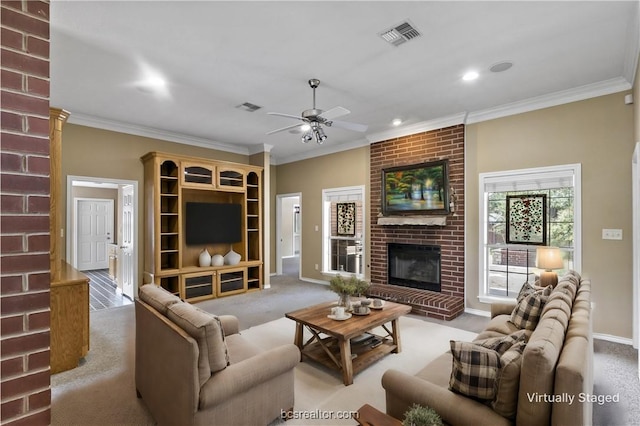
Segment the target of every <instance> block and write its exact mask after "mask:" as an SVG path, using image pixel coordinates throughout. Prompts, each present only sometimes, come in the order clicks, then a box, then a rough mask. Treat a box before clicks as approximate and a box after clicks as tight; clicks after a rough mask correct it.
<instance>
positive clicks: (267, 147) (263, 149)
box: [249, 143, 273, 155]
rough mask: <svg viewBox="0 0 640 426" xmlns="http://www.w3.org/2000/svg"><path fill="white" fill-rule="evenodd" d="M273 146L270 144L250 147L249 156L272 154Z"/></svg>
mask: <svg viewBox="0 0 640 426" xmlns="http://www.w3.org/2000/svg"><path fill="white" fill-rule="evenodd" d="M272 149H273V145H269V144H268V143H262V144H256V145H251V146H249V155H254V154H260V153H261V152H271V150H272Z"/></svg>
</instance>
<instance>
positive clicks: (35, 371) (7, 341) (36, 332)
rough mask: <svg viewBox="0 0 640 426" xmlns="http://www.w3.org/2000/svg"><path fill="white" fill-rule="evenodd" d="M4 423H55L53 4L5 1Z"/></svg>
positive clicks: (0, 271) (0, 266)
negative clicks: (52, 358)
mask: <svg viewBox="0 0 640 426" xmlns="http://www.w3.org/2000/svg"><path fill="white" fill-rule="evenodd" d="M0 12H1V22H2V34H1V37H0V39H1V45H2V52H1V72H2V75H1V78H0V81H1V86H2V92H1V97H2V102H1V108H0V109H1V114H2V116H1V120H0V122H1V128H2V130H1V132H2V145H1V147H0V151H1V152H0V155H1V167H0V193H1V194H0V196H1V200H0V209H1V212H2V216H1V221H0V238H1V240H0V287H1V292H0V321H1V324H0V339H1V341H0V345H1V348H2V360H1V363H2V365H1V366H0V368H1V371H2V375H1V379H0V380H1V384H0V386H1V389H0V394H1V395H2V402H1V404H2V409H1V422H2V424H3V425H27V424H28V425H46V424H49V423H50V421H51V409H50V406H51V390H50V374H49V327H50V315H49V305H50V298H49V287H50V269H49V258H50V256H49V192H50V191H49V2H46V1H45V2H43V1H5V0H3V1H2V2H1V3H0Z"/></svg>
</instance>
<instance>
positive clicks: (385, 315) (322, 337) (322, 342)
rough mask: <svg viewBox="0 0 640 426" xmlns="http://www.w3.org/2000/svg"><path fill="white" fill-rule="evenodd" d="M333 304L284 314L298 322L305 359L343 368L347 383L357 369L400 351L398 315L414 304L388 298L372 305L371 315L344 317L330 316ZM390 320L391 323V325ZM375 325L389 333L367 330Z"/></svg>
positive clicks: (335, 367)
mask: <svg viewBox="0 0 640 426" xmlns="http://www.w3.org/2000/svg"><path fill="white" fill-rule="evenodd" d="M333 306H336V302H327V303H322V304H319V305H314V306H310V307H308V308H304V309H299V310H297V311H293V312H289V313H287V314H285V316H286V317H287V318H289V319H292V320H294V321H295V322H296V335H295V341H294V343H295V344H296V345H297V346H298V348H300V352H301V354H302V359H303V360H304V359H305V358H309V359H312V360H314V361H316V362H319V363H321V364H322V365H324V366H326V367H328V368H331V369H334V370H338V371H342V380H343V382H344V384H345V385H346V386H348V385H350V384H352V383H353V375H354V374H355V373H358V372H360V371H362V370H363V369H365V368H366V367H368V366H369V365H371V364H372V363H374V362H375V361H377V360H379V359H380V358H382V357H383V356H385V355H387V354H389V353H391V352H395V353H397V352H400V351H401V346H400V328H399V327H398V319H399V318H400V317H401V316H402V315H406V314H408V313H409V312H411V306H406V305H401V304H399V303H393V302H385V304H384V307H383V308H382V309H371V313H370V314H368V315H363V316H357V315H353V316H352V317H351V318H349V319H347V320H343V321H338V320H334V319H331V318H329V317H328V315H329V314H330V313H331V308H332V307H333ZM388 323H391V329H389V327H388ZM376 327H382V329H383V330H384V331H385V332H386V335H384V336H380V335H374V334H373V333H368V332H370V331H371V330H373V329H374V328H376ZM305 328H306V329H307V330H309V331H310V332H311V337H310V338H309V339H308V340H307V341H304V329H305ZM369 334H370V335H371V336H369ZM363 337H368V338H367V339H363ZM352 339H353V342H352ZM361 339H363V340H361Z"/></svg>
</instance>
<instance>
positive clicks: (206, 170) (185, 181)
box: [180, 161, 216, 189]
mask: <svg viewBox="0 0 640 426" xmlns="http://www.w3.org/2000/svg"><path fill="white" fill-rule="evenodd" d="M180 169H181V171H182V172H181V174H180V180H181V183H182V186H183V187H184V188H202V189H214V188H215V186H216V181H215V166H214V165H213V164H208V163H204V162H202V163H201V162H191V161H183V162H182V163H181V166H180Z"/></svg>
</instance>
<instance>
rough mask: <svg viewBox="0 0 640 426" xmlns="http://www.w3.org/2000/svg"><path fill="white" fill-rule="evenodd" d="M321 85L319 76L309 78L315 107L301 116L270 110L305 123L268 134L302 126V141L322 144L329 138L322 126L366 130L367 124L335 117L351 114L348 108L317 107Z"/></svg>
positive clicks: (355, 130) (269, 133)
mask: <svg viewBox="0 0 640 426" xmlns="http://www.w3.org/2000/svg"><path fill="white" fill-rule="evenodd" d="M319 85H320V80H318V79H317V78H312V79H311V80H309V86H310V87H311V89H312V90H313V108H311V109H307V110H304V111H302V114H301V115H300V116H298V115H291V114H283V113H280V112H268V113H267V114H269V115H278V116H280V117H287V118H294V119H296V120H300V121H303V122H304V124H303V125H302V126H301V125H300V124H299V123H298V124H292V125H291V126H287V127H283V128H281V129H276V130H272V131H270V132H267V135H272V134H274V133H278V132H282V131H285V130H289V129H293V128H295V127H301V129H302V131H303V132H305V133H304V134H303V135H302V142H304V143H308V142H309V141H311V139H314V138H315V140H316V142H317V143H319V144H322V143H323V142H324V141H325V139H327V135H325V133H324V130H323V129H322V126H323V125H324V126H326V127H331V126H334V127H340V128H342V129H347V130H352V131H354V132H366V131H367V127H368V126H367V125H365V124H358V123H350V122H348V121H337V120H334V118H337V117H342V116H343V115H347V114H349V113H350V112H351V111H349V110H348V109H346V108H343V107H340V106H337V107H334V108H331V109H329V110H327V111H323V110H321V109H317V108H316V88H317V87H318V86H319Z"/></svg>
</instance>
